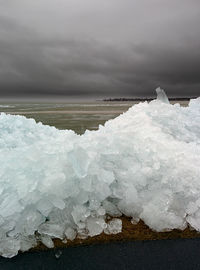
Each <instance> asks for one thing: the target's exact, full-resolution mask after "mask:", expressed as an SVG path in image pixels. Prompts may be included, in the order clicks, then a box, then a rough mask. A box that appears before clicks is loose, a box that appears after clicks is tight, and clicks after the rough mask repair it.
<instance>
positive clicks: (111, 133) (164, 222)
mask: <svg viewBox="0 0 200 270" xmlns="http://www.w3.org/2000/svg"><path fill="white" fill-rule="evenodd" d="M122 214H124V215H126V216H131V217H132V218H133V219H132V222H133V223H136V222H138V221H139V219H142V220H143V221H144V222H145V223H146V224H147V225H148V226H149V227H150V228H152V229H153V230H156V231H165V230H172V229H174V228H179V229H184V228H185V227H186V226H187V225H188V224H189V225H190V226H191V227H193V228H194V229H196V230H198V231H200V98H198V99H195V100H191V101H190V103H189V106H188V107H181V106H180V105H179V104H175V105H170V104H169V103H168V100H167V98H166V96H165V95H164V93H163V92H162V91H161V90H160V89H158V99H157V100H153V101H152V102H150V103H148V102H144V103H140V104H138V105H135V106H133V107H132V108H130V109H129V110H128V111H127V112H126V113H123V114H122V115H120V116H119V117H117V118H115V119H114V120H110V121H107V122H106V123H105V125H104V126H100V127H99V130H98V131H86V132H85V134H83V135H81V136H80V135H77V134H75V133H74V132H73V131H70V130H65V131H63V130H58V129H56V128H54V127H49V126H45V125H42V124H41V123H38V124H36V122H35V121H34V120H33V119H26V118H25V117H23V116H13V115H6V114H3V113H2V114H1V116H0V255H2V256H5V257H12V256H14V255H16V254H17V253H18V251H19V250H22V251H25V250H28V249H30V248H31V247H33V246H35V245H36V243H37V241H42V242H43V243H44V244H45V245H46V246H48V247H53V242H52V238H60V239H64V242H66V241H67V240H66V239H70V240H73V239H74V238H75V237H81V238H85V237H87V236H94V235H98V234H100V233H102V232H103V231H104V232H105V233H107V234H111V233H118V232H120V231H121V229H122V228H121V227H122V223H121V220H120V219H119V218H117V217H119V216H120V215H122ZM108 216H109V217H110V219H107V218H106V217H108Z"/></svg>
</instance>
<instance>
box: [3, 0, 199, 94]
mask: <svg viewBox="0 0 200 270" xmlns="http://www.w3.org/2000/svg"><path fill="white" fill-rule="evenodd" d="M157 86H161V87H162V88H164V89H166V92H167V93H168V95H174V96H178V95H200V0H137V1H136V0H0V97H1V98H2V97H18V98H21V97H30V98H31V97H44V96H52V97H53V98H54V97H60V98H64V97H67V96H77V97H79V96H83V97H90V98H93V97H94V98H100V97H117V96H129V97H133V96H139V95H141V96H148V95H152V94H154V92H153V90H154V89H155V88H156V87H157Z"/></svg>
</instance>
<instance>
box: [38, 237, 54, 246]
mask: <svg viewBox="0 0 200 270" xmlns="http://www.w3.org/2000/svg"><path fill="white" fill-rule="evenodd" d="M40 240H41V242H42V243H43V244H44V245H45V246H46V247H48V248H53V247H54V243H53V241H52V239H51V237H50V236H49V235H46V234H42V235H41V236H40Z"/></svg>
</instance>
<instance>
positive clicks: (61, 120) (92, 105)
mask: <svg viewBox="0 0 200 270" xmlns="http://www.w3.org/2000/svg"><path fill="white" fill-rule="evenodd" d="M136 103H138V102H103V101H99V102H88V103H2V104H0V111H1V112H6V113H12V114H20V115H24V116H26V117H27V118H34V119H35V120H36V121H37V122H42V123H43V124H47V125H50V126H55V127H57V128H58V129H72V130H74V131H75V132H76V133H78V134H82V133H84V132H85V130H86V129H89V130H95V129H98V126H99V125H100V124H101V125H103V124H104V123H105V122H106V121H107V120H109V119H113V118H115V117H116V116H118V115H119V114H121V113H123V112H125V111H127V110H128V108H129V107H131V106H132V105H133V104H136ZM181 103H182V104H181V105H183V106H184V105H187V103H188V102H185V101H184V102H181Z"/></svg>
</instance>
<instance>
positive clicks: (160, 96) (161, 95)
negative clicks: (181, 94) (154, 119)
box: [156, 87, 169, 104]
mask: <svg viewBox="0 0 200 270" xmlns="http://www.w3.org/2000/svg"><path fill="white" fill-rule="evenodd" d="M156 93H157V100H159V101H162V102H163V103H167V104H169V100H168V97H167V95H166V94H165V91H164V90H163V89H161V88H160V87H158V88H156Z"/></svg>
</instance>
